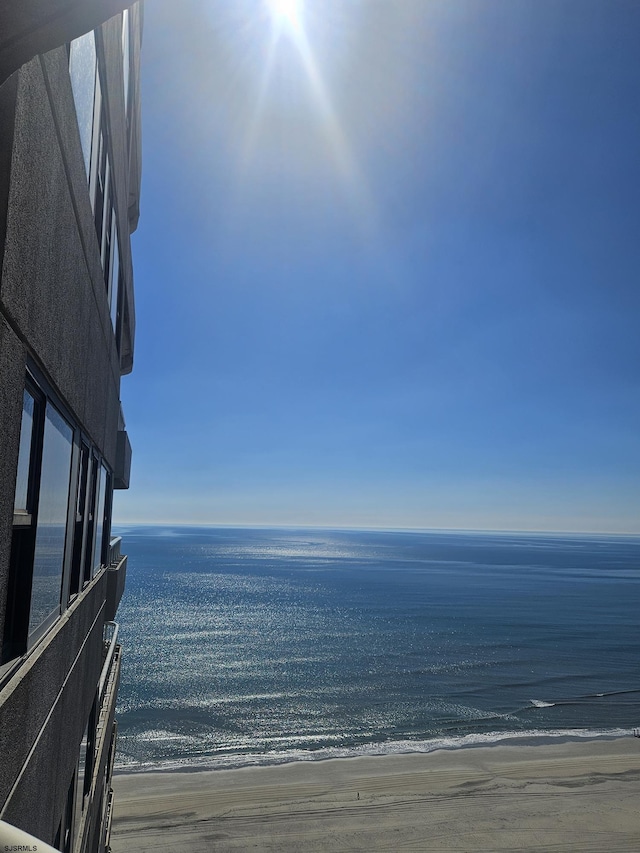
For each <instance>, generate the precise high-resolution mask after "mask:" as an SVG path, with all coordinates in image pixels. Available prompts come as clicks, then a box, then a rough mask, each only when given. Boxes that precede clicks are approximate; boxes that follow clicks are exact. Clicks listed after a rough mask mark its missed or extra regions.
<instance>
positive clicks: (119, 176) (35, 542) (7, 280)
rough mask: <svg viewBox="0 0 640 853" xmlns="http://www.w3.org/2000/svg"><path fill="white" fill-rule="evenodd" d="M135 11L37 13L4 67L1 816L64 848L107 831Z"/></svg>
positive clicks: (131, 322)
mask: <svg viewBox="0 0 640 853" xmlns="http://www.w3.org/2000/svg"><path fill="white" fill-rule="evenodd" d="M26 5H28V7H29V10H30V14H31V15H35V14H36V13H37V9H38V3H30V4H24V3H21V4H14V7H15V8H18V6H21V7H22V8H24V7H25V6H26ZM54 5H55V4H54ZM58 5H60V4H58ZM63 5H65V6H66V7H72V6H73V5H74V4H73V3H68V2H66V3H65V4H63ZM76 5H77V4H76ZM80 5H82V4H80ZM9 6H10V4H4V7H3V9H0V24H2V23H3V20H2V15H5V14H7V13H6V10H7V9H8V8H9ZM89 6H93V7H95V6H96V2H95V0H92V2H90V3H87V4H86V8H88V7H89ZM40 8H41V12H40V14H41V16H42V19H43V20H44V21H45V24H47V26H49V24H50V23H51V20H52V18H53V17H54V16H53V15H47V12H50V7H49V4H42V3H41V4H40ZM110 8H111V7H109V6H108V4H107V5H106V6H105V9H110ZM34 10H36V11H34ZM47 22H48V23H47ZM58 23H59V22H58ZM34 26H35V24H34ZM141 26H142V10H141V7H140V4H134V5H133V6H131V8H130V9H127V10H125V11H124V12H118V14H117V15H116V16H115V17H112V18H110V19H109V20H107V21H106V22H105V23H102V24H100V25H99V26H98V28H97V29H96V30H95V31H93V32H88V33H85V34H84V35H80V36H79V37H74V38H73V40H71V41H67V43H63V42H64V40H65V36H64V32H65V31H64V28H63V29H62V30H57V31H56V32H55V33H54V34H53V36H51V34H50V33H49V35H47V38H49V42H47V41H46V39H45V41H44V42H43V41H42V40H40V41H37V44H42V43H47V46H49V45H50V44H56V43H57V44H59V45H60V46H59V47H55V48H54V49H52V50H50V51H49V52H47V53H46V54H41V55H38V56H35V57H34V58H33V59H30V61H28V62H27V63H26V64H25V65H23V66H22V67H20V68H19V70H17V71H15V73H12V74H11V75H10V76H9V77H8V78H7V79H6V80H5V82H3V83H2V85H0V639H1V641H2V649H1V657H0V819H1V820H2V821H5V822H7V823H9V824H13V825H15V826H17V827H19V828H21V829H23V830H25V831H27V832H29V833H31V834H32V835H34V836H36V837H37V838H38V839H40V840H42V841H43V842H45V843H47V844H51V845H53V846H54V847H56V848H58V849H60V850H65V851H77V853H80V851H99V850H104V849H105V848H107V847H108V838H109V821H110V812H111V797H112V792H111V786H110V779H111V772H112V764H113V757H114V748H115V733H116V724H115V721H114V712H115V700H116V694H117V689H118V681H119V672H120V647H119V645H118V632H117V625H116V623H115V622H114V618H115V615H116V610H117V607H118V603H119V600H120V597H121V595H122V591H123V588H124V580H125V572H126V562H127V558H126V557H125V556H122V555H121V553H120V542H119V540H118V539H113V538H111V536H110V518H111V504H112V495H113V491H114V489H121V488H127V487H128V484H129V467H130V458H131V448H130V445H129V440H128V437H127V433H126V430H125V425H124V419H123V415H122V409H121V405H120V378H121V375H123V374H125V373H128V372H129V371H130V370H131V369H132V364H133V344H134V326H135V319H134V302H133V272H132V263H131V247H130V234H131V233H132V231H133V230H134V229H135V227H136V225H137V220H138V199H139V188H140V111H139V57H140V43H141ZM0 29H2V28H1V27H0ZM4 33H5V35H6V34H7V30H6V29H5V30H4ZM66 33H67V35H69V34H72V35H73V36H76V35H77V33H76V32H74V31H73V29H67V30H66ZM18 35H20V33H18ZM20 37H22V36H20ZM16 38H17V36H16ZM51 38H53V39H54V41H53V42H51V40H50V39H51ZM55 39H57V41H55ZM5 42H6V43H7V44H9V43H11V44H13V43H14V42H15V39H14V41H13V42H12V39H11V38H5ZM2 48H3V42H2V39H0V53H1V51H2ZM27 49H28V46H27ZM20 56H21V58H22V59H23V60H24V55H23V54H20ZM9 70H11V68H9Z"/></svg>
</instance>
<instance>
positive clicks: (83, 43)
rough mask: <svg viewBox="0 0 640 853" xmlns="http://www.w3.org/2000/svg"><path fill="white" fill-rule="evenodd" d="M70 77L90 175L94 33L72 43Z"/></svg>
mask: <svg viewBox="0 0 640 853" xmlns="http://www.w3.org/2000/svg"><path fill="white" fill-rule="evenodd" d="M69 75H70V77H71V89H72V91H73V100H74V101H75V105H76V115H77V117H78V128H79V129H80V142H81V144H82V153H83V155H84V167H85V169H86V172H87V176H88V175H89V165H90V162H91V141H92V137H93V119H94V109H93V107H94V103H93V102H94V97H95V88H96V42H95V38H94V35H93V33H87V34H86V35H84V36H81V37H80V38H78V39H75V40H74V41H72V42H71V48H70V51H69Z"/></svg>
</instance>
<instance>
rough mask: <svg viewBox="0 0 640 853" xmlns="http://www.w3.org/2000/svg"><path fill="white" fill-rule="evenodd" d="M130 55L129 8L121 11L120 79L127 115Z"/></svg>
mask: <svg viewBox="0 0 640 853" xmlns="http://www.w3.org/2000/svg"><path fill="white" fill-rule="evenodd" d="M130 68H131V56H130V52H129V10H128V9H125V10H124V12H123V13H122V79H123V83H124V111H125V113H126V114H127V118H128V117H129V85H130V83H129V72H130Z"/></svg>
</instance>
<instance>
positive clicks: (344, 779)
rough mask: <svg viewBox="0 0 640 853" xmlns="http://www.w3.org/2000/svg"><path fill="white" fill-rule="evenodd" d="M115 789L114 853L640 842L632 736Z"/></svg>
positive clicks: (212, 773) (122, 783) (209, 773)
mask: <svg viewBox="0 0 640 853" xmlns="http://www.w3.org/2000/svg"><path fill="white" fill-rule="evenodd" d="M113 787H114V790H115V807H114V818H113V828H112V838H111V845H112V849H113V853H124V851H131V850H133V849H135V850H136V851H138V853H146V851H149V853H151V851H152V850H158V851H161V853H178V851H183V850H184V849H186V848H188V849H191V850H196V851H200V850H202V851H204V850H216V851H232V850H250V849H259V850H261V851H262V850H264V851H271V850H273V851H276V850H278V851H294V850H301V849H304V850H305V851H311V853H313V851H317V853H320V851H323V853H324V851H333V850H371V851H387V853H388V851H389V850H401V849H412V850H458V851H459V850H467V851H473V850H492V851H498V850H516V849H517V850H531V851H533V850H542V849H548V848H549V847H552V846H553V845H555V847H554V848H553V849H561V850H575V851H580V853H586V851H592V850H593V851H601V850H604V849H606V850H609V851H616V850H617V851H623V850H625V851H627V850H628V851H631V850H637V846H638V838H639V837H640V814H639V813H638V809H637V802H638V797H639V796H640V741H638V740H637V739H634V738H633V736H627V737H618V738H607V737H601V738H594V739H582V740H581V741H571V742H564V743H559V742H558V741H557V740H554V742H553V743H551V744H549V743H539V742H537V743H534V744H531V743H529V744H526V745H522V744H520V745H514V744H513V743H511V744H505V743H497V744H494V745H490V746H486V745H485V746H477V747H474V748H459V749H448V750H447V749H441V750H435V751H433V752H429V753H403V754H398V753H396V754H392V755H384V756H380V755H376V756H361V757H358V758H352V759H349V760H343V759H340V758H336V759H327V760H322V761H298V762H292V763H289V764H283V765H271V766H262V767H256V766H253V767H242V768H238V769H234V770H229V771H228V772H219V771H217V770H202V771H200V772H188V771H187V772H169V773H167V772H162V771H155V772H153V771H150V772H144V773H124V774H123V773H120V774H118V775H117V776H114V779H113ZM427 840H428V841H427Z"/></svg>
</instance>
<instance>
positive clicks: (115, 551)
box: [107, 536, 122, 566]
mask: <svg viewBox="0 0 640 853" xmlns="http://www.w3.org/2000/svg"><path fill="white" fill-rule="evenodd" d="M121 547H122V536H115V537H114V538H113V539H112V540H111V541H110V542H109V551H108V553H107V565H108V566H117V565H118V563H119V562H120V560H121V559H122V554H121V553H120V549H121Z"/></svg>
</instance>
